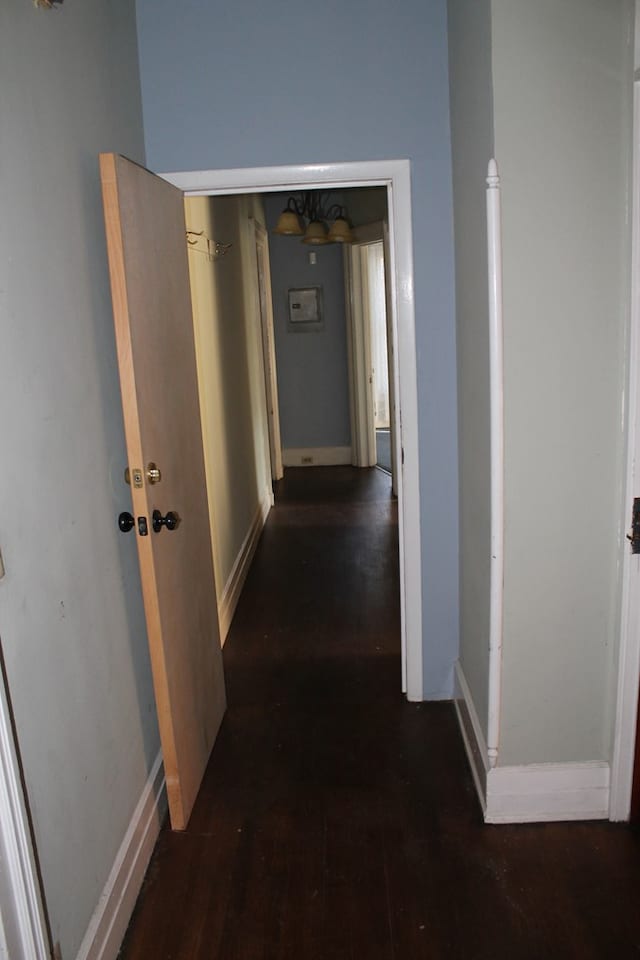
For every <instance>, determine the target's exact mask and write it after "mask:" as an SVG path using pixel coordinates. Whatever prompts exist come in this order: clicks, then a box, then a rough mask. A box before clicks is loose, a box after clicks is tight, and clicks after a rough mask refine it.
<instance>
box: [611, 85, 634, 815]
mask: <svg viewBox="0 0 640 960" xmlns="http://www.w3.org/2000/svg"><path fill="white" fill-rule="evenodd" d="M633 131H634V136H633V168H632V181H633V184H632V198H631V231H632V236H631V316H630V330H629V342H628V364H629V365H628V370H627V377H628V380H627V398H628V400H627V402H628V409H627V416H626V463H627V474H626V482H625V493H624V498H623V504H622V515H621V517H620V531H621V536H620V541H621V543H622V544H623V546H622V548H621V549H622V551H623V558H622V598H621V615H620V644H619V649H618V685H617V696H616V713H615V728H614V739H613V756H612V760H611V790H610V794H609V819H610V820H628V819H629V813H630V810H631V787H632V783H633V769H634V761H635V741H636V735H637V732H638V731H637V729H636V723H637V715H638V687H639V677H640V556H638V555H635V556H634V555H633V554H632V553H631V551H630V549H629V547H628V544H627V542H626V540H625V539H624V531H625V529H628V528H629V526H630V523H631V506H632V503H633V499H634V497H639V496H640V459H639V458H640V143H639V142H638V136H639V134H640V80H636V81H635V82H634V84H633Z"/></svg>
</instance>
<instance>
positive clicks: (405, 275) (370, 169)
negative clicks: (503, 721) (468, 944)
mask: <svg viewBox="0 0 640 960" xmlns="http://www.w3.org/2000/svg"><path fill="white" fill-rule="evenodd" d="M161 176H163V177H164V178H165V179H166V180H168V181H169V182H170V183H173V184H174V185H175V186H177V187H179V188H180V189H181V190H183V191H184V192H185V193H186V194H187V195H190V196H203V195H205V196H206V195H225V194H226V195H229V194H243V193H274V192H279V191H286V192H295V191H297V190H311V189H314V188H315V189H318V188H323V189H340V188H350V187H373V186H383V187H386V188H387V204H388V215H389V241H390V243H389V247H390V254H391V263H390V272H391V278H392V285H393V289H392V291H391V302H392V306H393V312H392V323H393V332H394V340H395V342H396V343H397V345H398V349H397V351H396V354H395V355H394V371H395V374H396V376H395V383H396V393H397V396H398V403H397V404H396V407H397V420H398V421H399V424H398V429H397V430H396V440H395V443H396V452H397V454H399V456H398V460H397V462H398V464H401V465H402V466H401V469H400V470H398V513H399V517H398V520H399V540H400V611H401V634H402V664H403V667H402V689H403V691H404V692H406V694H407V698H408V699H409V700H413V701H418V700H422V697H423V676H422V572H421V571H422V563H421V543H420V487H419V473H418V471H419V459H418V395H417V366H416V342H415V300H414V284H413V240H412V228H411V181H410V163H409V161H408V160H373V161H364V162H362V163H323V164H303V165H294V166H282V167H247V168H241V169H236V170H198V171H186V172H185V171H178V172H172V173H164V174H161Z"/></svg>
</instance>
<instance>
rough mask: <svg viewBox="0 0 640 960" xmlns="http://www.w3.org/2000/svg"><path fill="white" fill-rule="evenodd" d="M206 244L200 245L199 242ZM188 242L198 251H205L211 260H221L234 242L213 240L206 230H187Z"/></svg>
mask: <svg viewBox="0 0 640 960" xmlns="http://www.w3.org/2000/svg"><path fill="white" fill-rule="evenodd" d="M202 243H203V244H204V246H199V244H202ZM187 244H188V245H189V246H190V247H191V248H192V249H193V250H195V252H196V253H204V254H205V255H206V257H207V259H208V260H209V262H211V261H214V260H220V259H221V258H222V257H224V256H226V254H227V253H228V252H229V250H230V249H231V247H232V246H233V244H232V243H221V242H220V241H219V240H212V239H211V238H210V237H208V236H207V234H206V233H205V231H204V230H187Z"/></svg>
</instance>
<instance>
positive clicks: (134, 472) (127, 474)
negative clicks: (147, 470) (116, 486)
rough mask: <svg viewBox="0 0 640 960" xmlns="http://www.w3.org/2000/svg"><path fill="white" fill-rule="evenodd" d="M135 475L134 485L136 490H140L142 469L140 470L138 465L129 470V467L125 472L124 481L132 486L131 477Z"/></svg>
mask: <svg viewBox="0 0 640 960" xmlns="http://www.w3.org/2000/svg"><path fill="white" fill-rule="evenodd" d="M132 476H133V485H134V487H135V488H136V490H139V489H140V488H141V487H142V483H143V480H142V470H139V469H138V468H137V467H134V468H133V470H129V467H127V469H126V470H125V472H124V482H125V483H128V484H129V486H131V477H132Z"/></svg>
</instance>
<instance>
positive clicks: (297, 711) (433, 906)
mask: <svg viewBox="0 0 640 960" xmlns="http://www.w3.org/2000/svg"><path fill="white" fill-rule="evenodd" d="M397 549H398V548H397V513H396V505H395V503H394V501H393V500H392V498H391V496H390V490H389V478H388V477H387V476H386V475H385V474H384V473H382V472H381V471H378V470H375V469H373V470H356V469H353V468H350V467H344V468H343V467H339V468H312V469H290V470H287V471H286V475H285V479H284V481H281V483H280V484H279V486H278V490H277V504H276V507H275V509H274V510H273V511H272V513H271V515H270V517H269V521H268V523H267V526H266V529H265V531H264V534H263V536H262V539H261V541H260V544H259V547H258V550H257V552H256V556H255V560H254V562H253V565H252V568H251V571H250V573H249V576H248V578H247V581H246V585H245V588H244V591H243V595H242V597H241V600H240V603H239V605H238V609H237V612H236V615H235V618H234V622H233V624H232V627H231V630H230V633H229V636H228V639H227V642H226V645H225V650H224V659H225V670H226V677H227V689H228V698H229V708H228V712H227V715H226V717H225V720H224V723H223V725H222V729H221V731H220V735H219V738H218V742H217V744H216V746H215V749H214V752H213V754H212V757H211V761H210V763H209V766H208V769H207V772H206V775H205V780H204V783H203V786H202V789H201V791H200V794H199V797H198V800H197V802H196V806H195V808H194V811H193V815H192V818H191V821H190V824H189V827H188V829H187V831H186V832H184V833H181V834H178V833H171V832H170V831H169V829H168V828H165V829H164V830H163V831H162V833H161V836H160V839H159V841H158V844H157V848H156V850H155V853H154V856H153V859H152V862H151V865H150V868H149V872H148V875H147V878H146V880H145V884H144V887H143V891H142V894H141V896H140V899H139V902H138V905H137V907H136V911H135V913H134V917H133V920H132V923H131V926H130V929H129V932H128V934H127V938H126V940H125V944H124V947H123V951H122V958H123V960H151V958H153V960H205V958H206V960H294V958H295V960H414V958H415V960H439V958H443V960H444V958H447V960H449V958H455V960H457V958H460V960H501V958H509V960H529V958H531V960H542V958H576V960H578V958H579V960H592V958H593V960H596V958H609V957H611V958H627V957H629V958H631V957H640V845H639V834H638V833H637V832H635V831H634V830H632V829H631V828H629V827H626V826H620V825H612V824H608V823H592V824H582V823H571V824H536V825H523V826H515V827H510V826H493V827H490V826H485V825H484V824H483V823H482V818H481V815H480V809H479V806H478V802H477V799H476V796H475V791H474V787H473V783H472V780H471V776H470V774H469V771H468V768H467V765H466V760H465V756H464V751H463V747H462V743H461V740H460V735H459V732H458V728H457V722H456V718H455V714H454V710H453V707H452V705H451V704H450V703H430V704H409V703H407V702H406V701H405V700H404V698H403V697H402V695H401V693H400V640H399V602H398V555H397Z"/></svg>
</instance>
